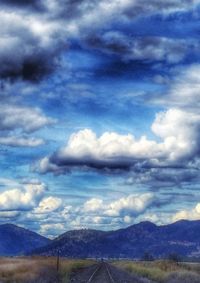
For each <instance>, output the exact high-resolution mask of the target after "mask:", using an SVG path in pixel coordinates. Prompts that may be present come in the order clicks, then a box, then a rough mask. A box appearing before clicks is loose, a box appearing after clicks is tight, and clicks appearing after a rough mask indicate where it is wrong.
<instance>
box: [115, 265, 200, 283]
mask: <svg viewBox="0 0 200 283" xmlns="http://www.w3.org/2000/svg"><path fill="white" fill-rule="evenodd" d="M113 264H114V265H115V266H116V267H119V268H122V269H124V270H126V271H128V272H130V273H133V274H137V275H139V276H142V277H145V278H148V279H150V280H153V281H155V282H158V283H200V263H177V262H173V261H169V260H160V261H151V262H141V261H138V262H136V261H117V262H114V263H113Z"/></svg>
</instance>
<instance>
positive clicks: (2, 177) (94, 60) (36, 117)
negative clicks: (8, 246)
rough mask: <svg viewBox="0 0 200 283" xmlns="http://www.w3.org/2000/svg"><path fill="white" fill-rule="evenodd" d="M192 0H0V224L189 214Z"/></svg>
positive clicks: (194, 157) (198, 99) (52, 229)
mask: <svg viewBox="0 0 200 283" xmlns="http://www.w3.org/2000/svg"><path fill="white" fill-rule="evenodd" d="M199 26H200V0H110V1H106V0H98V1H96V0H94V1H89V0H26V1H25V0H1V1H0V34H1V38H0V224H3V223H14V224H16V225H19V226H23V227H26V228H28V229H31V230H33V231H36V232H38V233H40V234H42V235H44V236H48V237H55V236H58V235H59V234H61V233H63V232H65V231H67V230H71V229H81V228H92V229H102V230H113V229H119V228H123V227H127V226H129V225H132V224H135V223H138V222H140V221H152V222H154V223H156V224H158V225H162V224H168V223H172V222H175V221H178V220H180V219H188V220H196V219H200V194H199V189H200V111H199V106H200V52H199V49H200V40H199V33H200V29H199Z"/></svg>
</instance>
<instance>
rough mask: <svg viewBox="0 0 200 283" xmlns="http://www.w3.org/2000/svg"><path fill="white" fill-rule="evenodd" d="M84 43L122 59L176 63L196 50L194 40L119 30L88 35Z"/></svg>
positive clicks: (197, 45) (196, 45)
mask: <svg viewBox="0 0 200 283" xmlns="http://www.w3.org/2000/svg"><path fill="white" fill-rule="evenodd" d="M85 42H86V45H87V46H88V47H90V48H93V49H97V50H99V51H101V52H103V53H107V54H113V55H117V56H119V57H120V58H121V59H122V60H123V61H126V62H127V61H130V60H143V61H147V62H151V61H153V62H155V61H166V62H168V63H171V64H173V63H177V62H179V61H182V60H183V59H184V58H185V56H186V55H187V53H188V52H189V51H190V52H191V50H193V53H195V52H196V53H197V52H198V48H199V44H198V43H197V42H196V41H195V40H193V41H192V40H177V39H170V38H165V37H130V36H127V35H126V34H123V33H121V32H115V31H114V32H113V31H111V32H106V33H104V34H102V35H101V34H100V33H99V34H94V35H90V36H89V37H88V38H86V39H85Z"/></svg>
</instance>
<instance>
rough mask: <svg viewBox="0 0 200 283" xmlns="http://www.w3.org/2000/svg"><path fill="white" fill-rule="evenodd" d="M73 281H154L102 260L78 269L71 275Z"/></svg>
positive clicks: (86, 282) (98, 282)
mask: <svg viewBox="0 0 200 283" xmlns="http://www.w3.org/2000/svg"><path fill="white" fill-rule="evenodd" d="M70 282H73V283H152V282H151V281H149V280H148V279H144V278H139V277H138V276H136V275H130V274H129V273H127V272H125V271H122V270H120V269H118V268H116V267H114V266H112V265H110V264H108V263H105V262H102V263H99V264H95V265H93V266H90V267H88V268H84V269H80V270H77V271H76V272H75V273H74V274H73V275H72V277H71V281H70Z"/></svg>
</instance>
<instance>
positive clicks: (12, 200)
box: [0, 183, 46, 211]
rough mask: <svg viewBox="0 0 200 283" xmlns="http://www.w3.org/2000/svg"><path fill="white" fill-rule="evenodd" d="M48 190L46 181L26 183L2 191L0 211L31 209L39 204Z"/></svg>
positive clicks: (0, 194)
mask: <svg viewBox="0 0 200 283" xmlns="http://www.w3.org/2000/svg"><path fill="white" fill-rule="evenodd" d="M45 191H46V186H45V184H44V183H41V184H37V185H33V184H27V185H24V186H23V187H22V188H21V189H20V188H16V189H10V190H6V191H4V192H2V193H0V211H12V210H13V211H23V210H31V209H33V208H34V207H35V206H37V205H38V203H39V202H40V200H41V199H42V198H43V196H44V193H45Z"/></svg>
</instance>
